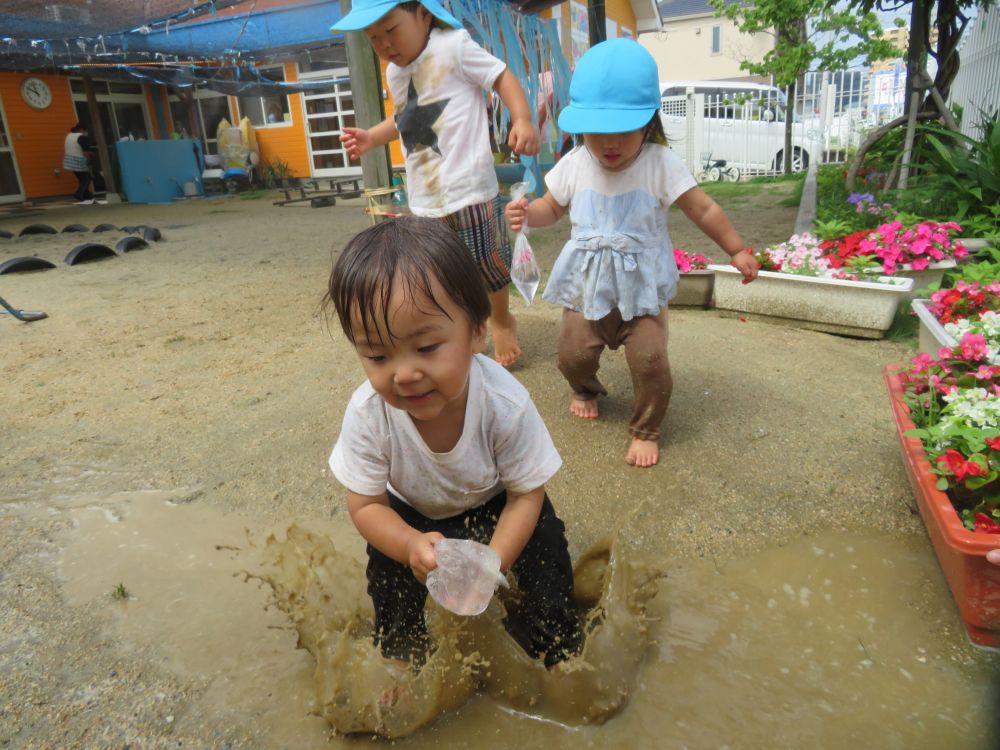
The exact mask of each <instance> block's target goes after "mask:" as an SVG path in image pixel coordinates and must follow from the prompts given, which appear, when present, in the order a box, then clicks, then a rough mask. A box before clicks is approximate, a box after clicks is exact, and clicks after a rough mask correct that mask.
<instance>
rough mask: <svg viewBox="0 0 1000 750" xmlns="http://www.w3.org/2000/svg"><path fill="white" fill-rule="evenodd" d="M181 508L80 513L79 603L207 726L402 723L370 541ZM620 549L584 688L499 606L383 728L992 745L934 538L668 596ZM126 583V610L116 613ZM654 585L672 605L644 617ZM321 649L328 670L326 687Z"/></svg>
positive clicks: (680, 742)
mask: <svg viewBox="0 0 1000 750" xmlns="http://www.w3.org/2000/svg"><path fill="white" fill-rule="evenodd" d="M182 496H183V493H175V494H173V495H172V494H171V493H164V492H141V493H119V494H115V495H110V496H87V497H77V498H74V499H73V500H72V501H71V502H62V503H60V506H59V510H58V512H60V513H67V514H69V515H70V517H71V518H72V521H73V530H72V532H71V533H70V534H69V536H68V537H67V539H66V540H65V547H64V551H63V555H62V559H61V563H60V574H61V576H62V579H63V582H64V586H65V595H66V598H67V601H68V603H69V604H71V605H75V606H88V607H100V608H102V610H104V611H106V612H107V618H108V622H109V627H111V628H113V629H114V630H115V632H116V633H117V634H118V635H119V637H121V638H122V639H124V640H125V641H126V642H127V643H128V644H129V645H130V646H131V647H132V648H133V649H134V650H135V653H136V654H138V655H140V656H139V657H137V658H144V659H148V660H149V661H150V662H152V663H155V664H156V665H157V666H158V667H162V668H164V669H167V670H170V671H172V672H174V673H176V674H178V675H181V676H183V677H185V678H188V679H191V680H193V681H195V682H196V683H197V684H199V685H200V686H201V687H202V690H201V691H199V696H200V697H199V698H198V701H199V705H198V706H196V707H194V708H193V710H192V712H191V715H192V716H198V715H211V716H214V717H216V718H220V719H221V720H223V721H226V722H232V723H234V724H235V723H248V722H253V724H254V725H255V726H256V727H257V728H258V731H259V736H260V738H261V746H266V747H296V748H330V747H351V746H355V745H357V744H358V739H357V738H356V737H353V736H352V737H343V736H334V735H332V734H331V732H330V729H329V725H328V723H327V720H326V719H331V720H334V721H338V722H343V721H345V719H344V717H343V716H342V715H337V709H336V705H337V704H338V700H339V698H343V697H344V696H348V697H350V699H351V700H352V701H356V702H360V703H362V704H364V706H362V707H361V708H358V710H354V711H352V712H351V716H364V715H366V712H368V713H367V715H368V716H369V718H368V719H367V720H368V721H371V720H372V719H371V715H372V714H373V712H374V713H376V714H377V713H378V712H379V711H382V710H383V709H384V705H383V706H381V708H380V704H379V701H377V700H376V701H374V702H373V701H371V700H369V699H370V696H372V695H381V694H382V693H384V690H385V687H386V684H385V682H384V679H385V675H384V673H383V672H381V671H379V669H377V668H374V667H372V665H371V662H372V661H373V660H371V659H370V654H369V653H368V652H367V651H365V648H364V646H363V644H362V642H361V641H358V640H354V639H352V638H350V636H351V635H352V634H353V635H357V634H359V633H361V632H362V631H363V627H364V616H365V611H366V607H370V605H369V603H368V601H367V599H366V597H365V596H364V580H363V573H362V570H363V569H362V567H361V565H362V561H363V544H362V542H361V540H360V538H359V537H358V536H357V534H356V532H354V530H353V527H351V526H350V523H349V521H346V520H345V521H330V522H326V523H317V522H309V523H308V524H306V523H303V524H301V526H298V527H294V528H292V529H291V530H289V528H288V527H289V526H290V524H283V525H282V526H280V527H271V528H269V527H267V526H265V525H262V524H260V523H259V522H257V521H255V520H253V519H250V518H241V517H237V516H234V515H224V514H222V513H220V512H218V511H216V510H213V509H212V508H210V507H207V506H205V505H204V504H201V503H198V502H192V503H182V504H174V503H173V502H171V501H172V500H176V499H178V498H180V497H182ZM47 512H55V511H52V510H51V509H49V510H47ZM269 536H270V537H273V539H272V542H271V543H270V544H268V543H267V541H266V540H267V539H268V537H269ZM621 550H622V551H621V552H620V553H619V554H620V559H619V560H618V561H617V563H618V564H617V567H615V566H614V565H612V567H611V568H610V569H609V570H610V571H611V572H610V573H608V572H605V569H604V568H602V567H601V566H600V565H597V566H594V567H593V568H592V571H591V572H592V573H593V576H592V577H593V578H594V579H595V580H596V581H598V582H599V583H598V584H597V585H595V586H594V587H593V588H594V589H595V591H597V592H598V594H599V595H602V596H603V597H604V598H603V599H602V600H601V601H602V602H603V604H604V605H609V602H610V603H611V604H610V606H607V607H605V610H604V614H603V617H602V619H601V622H600V623H599V626H600V627H601V628H602V629H601V630H600V631H599V637H595V639H594V641H595V646H593V648H594V649H595V652H594V653H591V654H590V656H589V661H588V662H587V665H586V666H584V667H583V668H582V669H581V670H580V671H579V672H577V673H574V672H573V671H572V670H571V671H570V674H567V675H556V676H553V675H549V674H547V673H545V672H544V670H538V669H537V668H536V667H535V666H534V665H532V664H529V663H527V661H526V660H525V661H523V662H522V661H518V660H517V657H516V654H515V652H514V651H513V650H511V645H512V644H511V643H509V642H508V640H505V639H504V637H502V636H501V635H500V634H501V633H502V632H503V631H502V628H500V626H499V624H498V619H497V618H498V617H499V615H500V611H499V610H497V609H496V608H495V607H494V605H491V609H490V610H488V611H487V613H486V615H485V616H484V617H483V618H480V620H479V621H478V623H477V624H476V626H475V627H474V628H471V629H463V628H462V627H461V626H458V627H457V628H456V626H455V623H453V622H450V621H448V619H447V618H443V617H442V618H438V617H437V615H434V616H432V620H431V622H432V631H433V632H436V633H438V634H439V635H441V636H442V638H443V639H445V640H447V639H448V638H451V637H454V639H455V640H454V642H453V645H450V646H447V647H446V648H444V649H442V650H441V651H440V652H439V653H437V654H436V655H435V656H432V657H431V660H429V662H428V666H434V669H437V670H439V672H438V673H437V674H439V675H443V677H442V678H441V679H437V678H435V680H436V681H435V682H434V685H435V686H436V688H435V689H436V690H437V692H436V693H435V694H434V696H433V698H434V700H433V701H430V702H429V703H428V702H427V701H426V700H425V701H424V702H421V700H423V698H420V699H419V700H411V701H410V702H409V703H407V702H406V701H402V702H401V703H400V704H399V705H401V706H402V707H403V708H404V709H405V711H404V712H402V713H398V714H396V715H394V716H393V715H390V714H391V712H389V713H388V714H386V713H385V712H384V711H383V714H384V715H382V717H381V718H382V720H383V721H386V720H393V721H399V722H406V721H409V722H413V721H415V719H414V718H413V717H414V715H416V714H419V716H417V719H416V721H417V722H418V723H419V724H420V725H421V726H420V727H419V728H415V729H413V728H412V727H409V726H408V725H407V726H406V727H404V728H405V729H406V730H407V731H405V732H400V733H401V734H407V733H408V732H410V731H411V729H412V732H411V733H409V734H408V736H406V737H405V738H403V739H399V740H396V741H395V744H398V745H404V746H408V747H414V748H421V747H442V746H444V747H456V748H461V747H470V748H472V747H477V748H478V747H484V746H487V747H491V748H523V747H542V746H544V747H546V748H551V749H552V750H558V749H559V748H574V749H575V748H580V747H615V748H617V747H622V748H626V747H629V748H631V747H642V746H645V747H694V748H697V747H733V748H772V747H778V746H783V747H802V746H816V747H845V746H850V744H852V743H854V744H860V745H861V746H866V747H871V746H878V747H880V748H893V747H900V748H903V747H906V748H911V747H948V748H949V750H957V749H959V748H983V747H990V746H992V739H993V738H992V736H991V735H992V724H991V718H990V717H991V715H992V713H994V711H993V710H992V706H994V705H996V703H995V700H994V694H993V691H992V685H991V683H992V682H993V677H994V669H995V667H996V665H997V659H996V657H995V655H991V654H987V653H984V652H981V651H977V650H973V649H971V648H969V647H968V646H967V644H966V642H965V636H964V634H963V632H962V630H961V625H960V622H959V620H958V617H957V614H956V612H955V610H954V606H953V604H952V602H951V600H950V597H949V594H948V591H947V588H946V586H945V584H944V582H943V579H942V578H941V575H940V573H939V571H938V569H937V563H936V561H935V559H934V557H933V553H932V552H931V550H930V547H929V544H928V543H927V541H926V540H925V539H924V538H922V537H915V538H912V539H903V540H900V539H895V538H883V537H879V536H862V535H858V534H848V533H839V532H838V533H835V532H830V533H826V534H822V535H817V536H812V537H808V538H802V539H800V540H796V541H794V542H792V543H789V544H786V545H784V546H779V547H774V548H771V549H768V550H765V551H763V552H760V553H757V554H754V555H752V556H748V557H744V558H739V559H736V558H734V559H730V560H726V561H712V560H707V559H706V560H700V559H699V560H677V559H670V558H664V559H663V560H661V561H658V562H659V564H661V565H662V566H663V567H665V569H666V570H667V575H666V577H665V578H662V579H657V580H655V581H652V582H651V578H650V577H649V576H648V575H647V574H648V570H649V569H648V568H643V567H642V566H640V565H638V563H637V562H636V561H634V560H630V559H628V555H629V554H630V553H629V551H628V549H627V547H625V546H623V547H622V548H621ZM612 562H614V559H612ZM645 564H647V565H648V561H646V563H645ZM248 571H249V572H251V573H253V574H254V575H255V576H264V577H270V578H271V580H272V581H275V580H276V581H278V582H279V585H277V586H276V587H275V590H276V591H277V592H278V593H277V601H278V603H280V604H281V605H282V606H283V607H284V608H285V609H286V610H288V611H289V612H291V613H292V617H289V616H288V615H287V614H286V613H285V612H284V611H282V609H281V608H280V607H278V606H276V605H275V598H276V597H275V595H274V594H273V592H272V588H271V586H269V585H266V584H265V583H264V582H263V581H262V580H261V579H260V578H255V577H250V578H248V577H247V576H246V575H245V573H246V572H248ZM614 571H617V578H616V577H615V575H614ZM119 584H121V585H122V587H123V588H124V589H125V591H126V592H127V598H124V599H121V598H120V599H117V600H116V599H114V598H113V597H112V594H113V592H114V591H115V590H116V588H117V587H118V585H119ZM648 586H653V587H654V588H655V591H647V594H649V593H655V596H654V597H653V598H651V599H649V600H648V601H647V600H646V598H643V597H639V598H640V599H642V601H638V600H637V598H636V592H638V591H642V590H643V589H644V587H648ZM609 591H610V592H611V594H609ZM121 593H122V592H121V591H120V590H119V594H120V595H121ZM609 596H610V597H611V598H610V599H609ZM644 596H645V595H644ZM643 609H645V617H643V616H642V610H643ZM338 618H340V619H338ZM293 619H294V621H295V622H293ZM331 623H332V625H331ZM942 623H945V624H946V626H947V627H950V631H949V632H950V636H949V637H948V638H942V637H941V632H942V629H943V628H942V625H941V624H942ZM296 625H297V626H298V627H297V628H296ZM643 625H645V628H647V629H648V632H644V630H643ZM593 632H598V631H597V630H594V631H593ZM300 641H301V642H302V643H303V645H305V646H307V647H309V648H310V649H311V652H312V653H315V654H318V655H319V656H320V658H319V662H320V666H321V670H320V675H319V677H318V678H317V674H316V660H315V659H314V658H313V656H312V655H311V653H310V651H307V650H306V649H303V648H296V644H297V643H298V642H300ZM647 641H648V643H647ZM470 643H471V644H473V645H474V646H475V650H476V657H475V658H472V659H470V658H468V652H469V651H470V650H471V649H470ZM585 655H586V654H585ZM435 658H437V659H438V660H437V661H434V660H435ZM484 664H485V666H484ZM602 670H603V671H602ZM425 672H427V674H431V672H430V671H427V670H425ZM595 674H596V675H597V676H598V677H599V678H600V679H595V678H594V676H595ZM405 679H411V678H405ZM425 679H427V678H425ZM317 685H318V688H317ZM413 695H416V696H418V698H419V697H420V696H425V695H426V693H424V692H414V693H413ZM366 700H368V703H365V701H366ZM615 700H617V701H618V705H611V704H612V703H614V701H615ZM602 701H603V702H602ZM393 705H396V704H395V703H394V704H393ZM450 705H454V706H457V708H453V709H452V710H450V711H447V712H445V713H444V714H443V715H440V716H437V717H436V718H434V716H431V715H429V714H434V713H436V712H437V710H438V709H440V708H441V707H443V706H450ZM373 706H374V707H373ZM421 712H423V713H421ZM320 714H323V715H324V716H325V718H323V716H320ZM400 716H402V718H400ZM186 720H187V719H186V717H184V716H180V717H178V718H177V722H178V724H179V725H182V723H183V722H184V721H186ZM588 722H589V723H588ZM394 726H401V725H400V724H397V725H394ZM178 728H181V726H178ZM442 743H445V744H442ZM873 743H874V744H873ZM362 744H367V743H366V742H362Z"/></svg>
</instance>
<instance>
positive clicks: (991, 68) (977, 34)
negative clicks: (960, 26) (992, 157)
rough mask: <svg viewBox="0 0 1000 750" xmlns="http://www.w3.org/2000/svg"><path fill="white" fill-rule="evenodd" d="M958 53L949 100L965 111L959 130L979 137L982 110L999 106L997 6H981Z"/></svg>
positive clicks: (999, 16) (990, 110)
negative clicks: (956, 69)
mask: <svg viewBox="0 0 1000 750" xmlns="http://www.w3.org/2000/svg"><path fill="white" fill-rule="evenodd" d="M960 54H961V59H962V66H961V67H960V68H959V69H958V75H957V76H955V82H954V83H953V84H952V87H951V103H952V104H960V105H962V108H963V110H964V115H963V117H962V132H963V133H965V134H966V135H967V136H969V137H971V138H977V139H978V138H981V137H982V132H981V131H980V128H979V125H980V123H981V121H982V116H983V113H985V114H986V115H990V114H992V113H994V112H996V111H997V109H998V108H1000V8H998V7H997V6H993V7H991V8H988V9H986V10H982V9H980V11H979V15H978V16H977V17H976V18H975V20H974V21H973V22H972V28H970V29H969V30H968V31H966V32H965V35H964V37H963V40H962V47H961V49H960Z"/></svg>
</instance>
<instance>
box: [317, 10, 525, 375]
mask: <svg viewBox="0 0 1000 750" xmlns="http://www.w3.org/2000/svg"><path fill="white" fill-rule="evenodd" d="M361 29H363V30H364V32H365V34H366V35H367V36H368V39H369V40H370V41H371V43H372V47H374V48H375V52H376V53H377V54H378V56H379V57H380V58H381V59H383V60H385V61H386V62H387V63H388V66H387V68H386V77H387V79H388V83H389V90H390V91H391V92H392V100H393V102H394V103H395V106H396V115H395V117H394V118H393V117H387V118H386V119H385V120H383V121H382V122H380V123H379V124H378V125H375V126H374V127H372V128H369V129H365V128H350V127H345V128H344V129H343V133H342V135H341V141H342V142H343V144H344V148H345V149H346V150H347V153H348V154H349V155H350V157H351V158H352V159H357V158H359V157H360V156H361V154H363V153H365V152H366V151H368V150H370V149H372V148H375V147H377V146H383V145H385V144H386V143H388V142H389V141H392V140H395V139H396V138H401V139H402V142H403V153H404V155H405V157H406V189H407V194H408V198H409V207H410V211H411V212H412V213H414V214H415V215H417V216H426V217H433V218H439V219H442V220H443V221H444V222H445V223H446V224H448V225H449V226H450V227H451V228H452V229H454V230H455V231H456V232H457V233H458V235H459V236H460V237H461V238H462V240H463V241H464V242H465V244H466V246H467V247H468V248H469V250H470V251H471V252H472V254H473V257H474V258H475V259H476V262H477V265H478V266H479V268H480V270H481V271H482V273H483V278H484V279H485V281H486V287H487V290H488V292H489V296H490V323H491V327H492V329H493V345H494V356H495V357H496V360H497V361H498V362H499V363H500V364H502V365H504V366H505V367H508V366H510V365H512V364H514V362H516V361H517V359H518V357H520V356H521V347H520V343H519V341H518V338H517V322H516V320H515V319H514V316H513V315H511V313H510V300H509V292H508V285H509V284H510V261H511V251H510V242H509V240H508V238H507V228H506V226H505V225H504V222H503V219H502V218H501V216H500V199H499V186H498V184H497V178H496V172H495V171H494V169H493V153H492V151H491V149H490V139H489V122H488V118H487V115H486V102H485V100H484V97H483V90H484V89H486V90H490V89H492V90H495V91H496V93H497V94H498V95H499V97H500V99H501V101H503V103H504V105H506V107H507V109H508V110H509V112H510V118H511V125H510V136H509V138H508V140H507V142H508V144H509V145H510V147H511V149H513V150H514V152H516V153H524V154H529V155H530V154H536V153H538V134H537V132H536V131H535V128H534V126H533V125H532V122H531V109H530V107H529V106H528V101H527V99H526V98H525V96H524V91H523V89H522V88H521V84H520V83H518V81H517V78H515V77H514V74H513V73H511V72H510V70H508V69H507V66H506V64H505V63H504V62H503V61H502V60H499V59H497V58H496V57H493V55H491V54H490V53H489V52H487V51H486V50H484V49H483V48H482V47H480V46H479V45H478V44H476V43H475V42H474V41H473V40H472V37H471V36H469V32H467V31H466V30H465V29H463V28H462V24H460V23H459V22H458V20H457V19H456V18H455V17H454V16H452V15H451V14H450V13H448V11H446V10H445V9H444V7H443V6H442V5H441V4H440V3H439V2H438V0H422V2H400V0H355V2H354V5H353V7H352V9H351V12H350V13H348V14H347V15H346V16H344V18H342V19H341V20H340V21H338V22H337V23H336V24H334V25H333V27H332V28H331V31H357V30H361Z"/></svg>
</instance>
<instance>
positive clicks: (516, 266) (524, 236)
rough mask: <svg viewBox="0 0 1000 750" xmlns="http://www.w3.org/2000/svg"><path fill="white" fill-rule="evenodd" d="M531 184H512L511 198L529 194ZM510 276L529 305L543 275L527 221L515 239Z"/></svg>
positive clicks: (514, 198)
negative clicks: (532, 246) (529, 240)
mask: <svg viewBox="0 0 1000 750" xmlns="http://www.w3.org/2000/svg"><path fill="white" fill-rule="evenodd" d="M529 189H530V185H529V184H528V183H527V182H515V183H514V184H513V185H511V186H510V199H511V200H512V201H517V200H521V198H523V197H524V196H525V195H527V194H528V191H529ZM510 278H511V280H512V281H513V282H514V286H516V287H517V291H519V292H520V293H521V296H522V297H524V301H525V302H527V303H528V304H529V305H530V304H531V301H532V300H533V299H534V298H535V292H536V291H537V290H538V284H539V282H540V281H541V279H542V275H541V273H540V272H539V270H538V264H537V263H536V262H535V253H534V252H533V251H532V249H531V244H530V243H529V242H528V224H527V222H525V224H524V226H523V227H521V231H520V232H518V233H517V237H516V238H515V240H514V258H513V262H512V263H511V266H510Z"/></svg>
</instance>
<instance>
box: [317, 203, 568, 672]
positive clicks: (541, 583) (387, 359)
mask: <svg viewBox="0 0 1000 750" xmlns="http://www.w3.org/2000/svg"><path fill="white" fill-rule="evenodd" d="M324 303H325V304H332V305H333V306H334V307H335V308H336V311H337V317H338V318H339V321H340V324H341V327H342V328H343V330H344V334H345V335H346V336H347V338H348V339H349V340H350V341H351V343H352V344H353V345H354V347H355V350H356V351H357V354H358V357H359V359H360V360H361V365H362V367H363V368H364V371H365V374H366V376H367V378H368V380H367V382H366V383H364V384H363V385H362V386H361V387H359V388H358V389H357V390H356V391H355V392H354V395H353V396H352V398H351V400H350V403H349V404H348V405H347V409H346V412H345V414H344V421H343V426H342V428H341V432H340V437H339V439H338V440H337V443H336V445H335V446H334V449H333V453H332V455H331V456H330V468H331V470H332V471H333V474H334V476H335V477H336V478H337V479H338V480H339V481H340V482H341V483H342V484H343V485H344V486H345V487H346V488H347V506H348V510H349V512H350V514H351V519H352V520H353V521H354V524H355V525H356V526H357V528H358V531H359V532H360V533H361V535H362V536H363V537H364V538H365V539H366V540H367V541H368V569H367V576H368V593H369V595H370V596H371V597H372V602H373V604H374V607H375V642H376V643H377V644H378V646H379V647H380V649H381V651H382V654H383V655H384V656H386V657H387V658H389V659H394V660H401V661H404V662H414V661H415V662H417V663H419V662H420V661H421V660H422V657H423V655H424V654H425V653H426V651H427V649H428V646H429V642H428V634H427V626H426V623H425V621H424V603H425V600H426V597H427V589H426V588H425V586H424V581H425V579H426V578H427V575H428V573H430V572H431V571H432V570H434V569H435V567H436V566H437V559H436V553H435V547H436V545H438V544H439V543H440V542H441V540H443V539H444V538H446V537H447V538H459V539H474V540H476V541H479V542H482V543H486V544H489V546H490V547H491V548H492V549H493V550H494V551H495V552H496V553H497V555H498V556H499V564H500V568H501V570H502V571H508V570H509V571H511V572H512V573H513V575H514V578H515V579H516V585H517V587H518V589H519V590H520V592H521V595H522V600H521V601H522V606H521V607H520V608H519V612H520V613H522V614H523V618H524V619H525V620H527V622H526V625H527V628H526V629H525V632H527V633H530V641H531V642H530V646H529V647H528V649H527V650H528V652H529V653H530V654H531V656H533V657H536V658H542V659H544V661H545V664H546V666H553V665H555V664H557V663H559V662H561V661H564V660H565V659H567V658H569V657H570V656H571V655H573V654H574V653H576V652H577V651H578V650H579V648H580V646H581V645H582V638H583V636H582V632H581V629H580V624H579V621H578V620H577V615H576V608H575V604H574V600H573V572H572V566H571V563H570V557H569V551H568V549H567V545H566V538H565V527H564V526H563V523H562V521H560V520H559V518H558V516H556V514H555V511H554V510H553V508H552V504H551V502H549V499H548V496H547V495H546V493H545V483H546V482H547V481H548V480H549V479H550V478H551V477H552V476H553V475H554V474H555V472H556V471H557V470H558V468H559V466H560V465H561V464H562V459H561V458H560V457H559V454H558V453H557V452H556V449H555V446H554V445H553V443H552V439H551V438H550V437H549V433H548V431H547V430H546V428H545V424H544V423H543V422H542V419H541V417H540V416H539V414H538V410H537V409H536V408H535V405H534V404H533V403H532V401H531V398H530V396H529V395H528V392H527V391H526V390H525V389H524V387H523V386H522V385H521V384H520V383H518V381H517V380H516V379H515V378H514V377H513V376H512V375H510V374H509V373H508V372H507V371H506V370H505V369H504V368H503V367H502V366H500V365H499V364H497V363H496V362H494V361H492V360H491V359H489V358H488V357H485V356H483V355H482V354H480V353H479V352H480V351H481V350H482V347H483V344H484V338H485V335H486V331H485V328H486V320H487V318H488V317H489V312H490V306H489V298H488V297H487V293H486V287H485V285H484V284H483V281H482V276H481V274H480V273H479V269H478V268H477V267H476V264H475V262H474V261H473V259H472V258H471V257H470V256H469V253H468V251H467V250H466V249H465V246H464V245H463V243H462V241H461V240H460V239H459V238H458V236H457V235H456V234H455V233H454V232H452V231H451V230H450V229H448V228H447V227H446V226H445V225H444V224H442V223H441V222H439V221H435V220H433V219H418V218H400V219H397V220H394V221H386V222H382V223H380V224H378V225H376V226H373V227H371V228H369V229H367V230H365V231H363V232H361V233H360V234H358V235H357V236H356V237H354V239H352V240H351V241H350V242H349V243H348V244H347V246H346V247H345V248H344V250H343V252H342V253H341V254H340V257H339V258H338V259H337V261H336V263H335V264H334V267H333V271H332V273H331V275H330V283H329V289H328V292H327V295H326V298H325V300H324Z"/></svg>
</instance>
